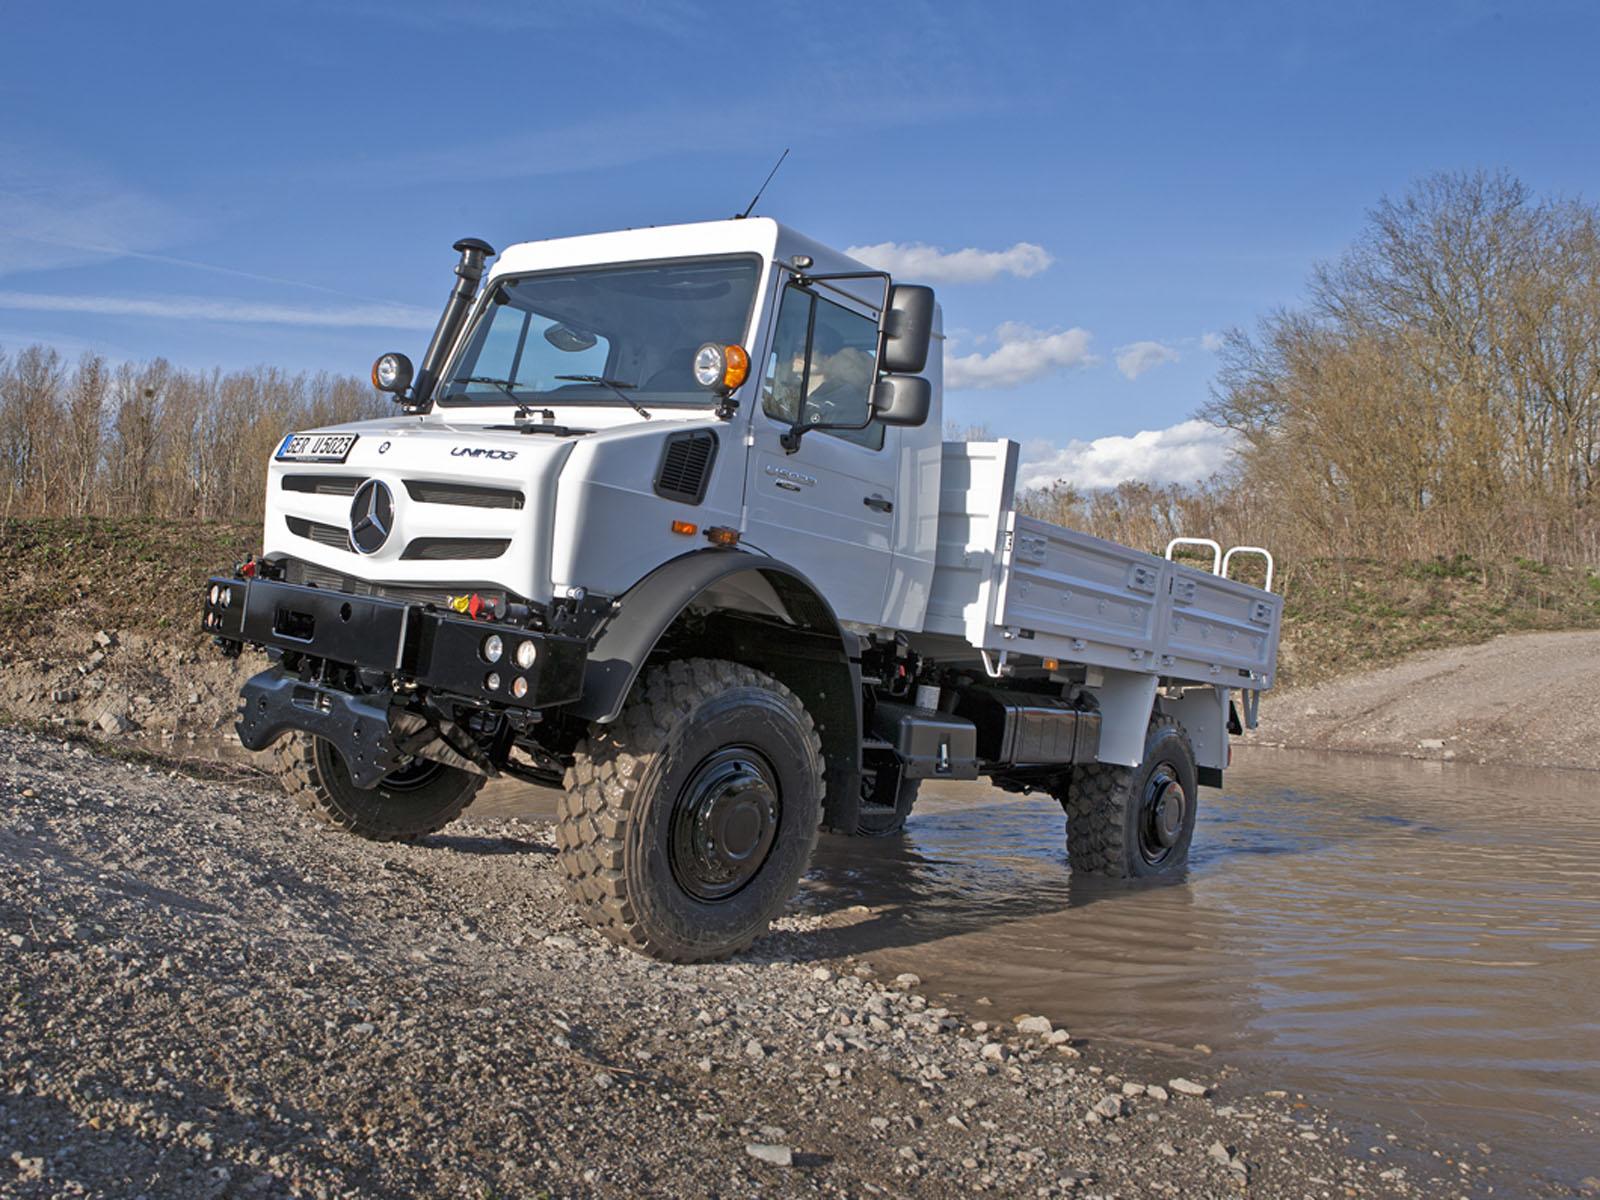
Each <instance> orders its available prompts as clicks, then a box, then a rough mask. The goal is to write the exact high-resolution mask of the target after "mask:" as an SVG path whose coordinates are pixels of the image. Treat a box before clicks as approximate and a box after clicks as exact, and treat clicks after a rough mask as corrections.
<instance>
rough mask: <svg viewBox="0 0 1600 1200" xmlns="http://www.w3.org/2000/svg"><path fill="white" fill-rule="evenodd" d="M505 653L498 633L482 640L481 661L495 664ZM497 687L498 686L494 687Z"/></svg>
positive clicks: (504, 647)
mask: <svg viewBox="0 0 1600 1200" xmlns="http://www.w3.org/2000/svg"><path fill="white" fill-rule="evenodd" d="M505 652H506V644H505V643H504V642H503V641H501V640H500V635H499V634H498V633H491V634H490V635H489V636H488V637H486V638H484V639H483V661H484V662H491V663H497V662H499V661H500V656H501V655H503V654H504V653H505ZM496 686H497V687H498V686H499V685H498V684H497V685H496Z"/></svg>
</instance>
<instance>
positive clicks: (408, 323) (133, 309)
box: [0, 291, 436, 329]
mask: <svg viewBox="0 0 1600 1200" xmlns="http://www.w3.org/2000/svg"><path fill="white" fill-rule="evenodd" d="M0 308H11V309H23V310H26V311H30V312H74V313H96V314H99V315H102V316H113V317H154V318H156V319H158V320H165V321H230V322H240V323H243V324H247V325H257V324H262V325H317V326H326V327H339V328H349V327H358V328H371V329H432V328H433V325H434V322H435V320H436V318H435V317H434V315H433V314H431V313H429V312H428V311H427V310H426V309H423V308H416V307H414V306H412V305H409V304H354V305H346V306H344V307H342V308H302V307H297V306H295V305H289V304H256V303H253V302H249V301H243V300H216V299H210V298H207V297H201V296H169V297H164V298H160V299H150V298H143V297H137V296H60V295H53V294H50V293H46V292H9V291H0Z"/></svg>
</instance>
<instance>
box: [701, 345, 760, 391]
mask: <svg viewBox="0 0 1600 1200" xmlns="http://www.w3.org/2000/svg"><path fill="white" fill-rule="evenodd" d="M749 374H750V356H749V355H748V354H746V353H745V349H744V347H743V346H719V345H717V343H715V342H707V343H706V344H705V345H704V346H701V347H700V349H698V350H696V351H695V352H694V381H695V382H696V383H698V384H699V385H700V386H701V387H703V388H715V389H716V390H717V391H721V392H731V391H733V390H734V389H735V388H737V387H738V386H739V385H740V384H741V383H743V382H744V381H745V377H746V376H747V375H749Z"/></svg>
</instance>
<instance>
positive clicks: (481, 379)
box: [450, 375, 517, 400]
mask: <svg viewBox="0 0 1600 1200" xmlns="http://www.w3.org/2000/svg"><path fill="white" fill-rule="evenodd" d="M450 382H451V383H492V384H494V386H495V387H497V388H499V389H500V390H501V391H502V392H504V393H505V394H506V395H508V396H510V397H511V398H512V399H513V400H515V399H516V398H517V393H516V391H515V390H514V385H513V384H512V382H511V380H509V379H495V378H494V377H493V376H490V375H468V376H467V377H466V378H465V379H452V380H451V381H450Z"/></svg>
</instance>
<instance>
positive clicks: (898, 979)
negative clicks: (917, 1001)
mask: <svg viewBox="0 0 1600 1200" xmlns="http://www.w3.org/2000/svg"><path fill="white" fill-rule="evenodd" d="M894 985H895V987H897V988H899V989H900V990H901V991H902V992H908V991H910V990H911V989H912V988H914V987H921V986H922V976H920V975H913V974H912V973H911V972H910V971H907V972H905V973H904V974H901V975H896V976H895V977H894Z"/></svg>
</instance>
